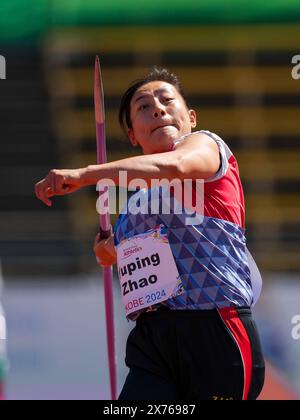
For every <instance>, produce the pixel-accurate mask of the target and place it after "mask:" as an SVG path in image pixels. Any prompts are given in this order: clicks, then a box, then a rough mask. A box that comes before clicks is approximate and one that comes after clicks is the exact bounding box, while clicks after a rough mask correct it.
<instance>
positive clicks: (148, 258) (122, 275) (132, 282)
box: [117, 227, 183, 316]
mask: <svg viewBox="0 0 300 420" xmlns="http://www.w3.org/2000/svg"><path fill="white" fill-rule="evenodd" d="M117 258H118V275H119V280H120V284H121V292H122V302H123V304H124V307H125V312H126V316H127V315H129V314H131V313H132V312H135V311H138V310H140V309H143V308H147V307H149V306H152V305H155V304H157V303H160V302H163V301H165V300H167V299H169V298H170V297H174V296H177V295H178V294H181V293H182V292H183V287H182V282H181V280H180V276H179V273H178V270H177V267H176V264H175V261H174V257H173V254H172V251H171V248H170V244H169V241H168V239H167V235H166V234H165V233H162V228H161V227H158V228H157V229H153V230H151V231H148V232H146V233H143V234H140V235H136V236H133V237H132V238H128V239H125V240H124V241H122V242H120V244H119V245H118V246H117Z"/></svg>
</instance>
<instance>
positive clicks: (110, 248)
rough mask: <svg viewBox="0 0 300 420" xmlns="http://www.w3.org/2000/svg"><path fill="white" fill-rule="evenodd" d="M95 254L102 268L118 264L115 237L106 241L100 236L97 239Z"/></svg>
mask: <svg viewBox="0 0 300 420" xmlns="http://www.w3.org/2000/svg"><path fill="white" fill-rule="evenodd" d="M94 252H95V255H96V260H97V263H98V264H99V265H100V266H101V267H109V266H111V265H113V264H115V263H116V262H117V253H116V250H115V246H114V235H113V234H111V235H110V236H109V237H108V238H106V239H100V234H99V233H98V235H97V236H96V238H95V242H94Z"/></svg>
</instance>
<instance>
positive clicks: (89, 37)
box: [0, 0, 300, 399]
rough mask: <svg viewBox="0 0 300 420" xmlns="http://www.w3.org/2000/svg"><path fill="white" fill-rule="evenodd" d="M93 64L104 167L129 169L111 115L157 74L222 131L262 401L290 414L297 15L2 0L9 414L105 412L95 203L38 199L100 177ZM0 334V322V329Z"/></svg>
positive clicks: (296, 376)
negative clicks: (252, 262)
mask: <svg viewBox="0 0 300 420" xmlns="http://www.w3.org/2000/svg"><path fill="white" fill-rule="evenodd" d="M96 54H99V55H100V60H101V65H102V72H103V81H104V90H105V105H106V117H107V150H108V160H110V161H112V160H117V159H120V158H123V157H126V156H130V155H135V154H137V152H136V150H132V149H131V147H130V144H129V142H128V141H127V140H126V139H125V138H124V136H123V134H122V132H121V130H120V128H119V126H118V122H117V112H118V106H119V102H120V97H121V95H122V93H123V92H124V91H125V90H126V88H127V87H128V84H129V83H130V82H131V81H133V80H134V79H136V78H138V77H141V76H143V75H144V74H145V73H146V72H147V71H148V69H149V68H150V67H151V66H153V65H154V64H155V65H161V66H166V67H167V68H169V69H170V70H171V71H173V72H175V73H176V74H177V75H178V76H179V77H180V79H181V80H182V83H183V86H184V87H185V89H186V91H187V94H188V97H189V99H190V102H191V105H192V107H193V108H195V109H196V110H197V112H198V129H208V130H210V131H213V132H216V133H217V134H218V135H219V136H221V137H222V138H223V139H224V140H225V141H226V142H227V144H228V145H229V147H230V148H231V150H232V151H233V152H234V154H235V155H236V157H237V159H238V162H239V167H240V174H241V179H242V183H243V186H244V191H245V199H246V220H247V240H248V246H249V249H250V250H251V252H252V253H253V255H254V257H255V259H256V261H257V264H258V266H259V268H260V270H261V272H262V275H263V279H264V290H263V295H262V298H261V300H260V301H259V303H258V304H257V306H256V308H255V319H256V321H257V324H258V327H259V330H260V333H261V336H262V340H263V347H264V350H265V354H266V357H267V359H268V361H269V362H268V363H269V364H268V379H267V383H266V387H265V390H264V393H263V396H262V398H266V399H267V398H270V399H279V398H282V399H293V398H294V399H299V395H300V327H298V328H297V322H299V321H300V275H299V273H300V197H299V192H300V183H299V181H300V164H299V162H300V138H299V136H300V79H298V78H297V77H295V75H296V76H297V70H295V69H294V73H293V75H294V78H293V77H292V70H293V67H295V64H292V59H293V57H294V56H295V55H299V54H300V3H299V1H297V0H273V1H272V2H262V1H261V0H253V1H252V2H251V3H247V7H245V3H244V2H243V1H242V0H226V1H225V0H209V1H208V0H202V1H201V2H196V1H194V0H185V1H181V0H172V1H169V0H166V1H164V2H161V1H160V0H151V1H148V0H134V1H133V0H123V1H122V0H59V1H58V0H1V4H0V55H1V56H2V57H4V59H5V60H3V59H2V60H1V63H2V65H3V62H4V61H5V64H6V74H5V75H4V73H3V71H1V80H0V129H1V131H0V138H1V152H0V162H1V165H0V259H1V261H2V264H1V266H2V270H1V273H2V274H1V276H0V277H1V279H2V280H3V281H2V283H3V292H2V297H1V300H2V304H3V307H4V311H5V313H6V321H7V352H8V359H9V364H7V363H5V362H4V355H3V353H4V349H3V345H1V343H2V344H3V343H4V341H5V334H4V332H2V335H1V333H0V353H1V351H2V356H0V393H1V382H5V395H6V398H8V399H104V398H109V383H108V372H107V356H106V341H105V328H104V326H105V324H104V306H103V292H102V278H101V270H100V269H99V268H98V267H97V265H96V262H95V259H94V255H93V252H92V244H93V241H94V236H95V234H96V232H97V225H98V217H97V213H96V208H95V205H96V199H97V195H96V191H95V189H94V188H87V189H85V190H83V191H80V192H78V193H76V194H74V195H72V196H68V197H64V198H56V199H55V200H54V204H53V206H52V208H48V207H46V206H44V205H43V204H42V203H41V202H39V201H38V200H37V199H36V198H35V197H34V184H35V183H36V182H37V181H38V180H40V179H41V178H43V177H44V176H45V175H46V174H47V173H48V171H49V170H50V169H52V168H74V167H83V166H87V165H89V164H93V163H96V141H95V122H94V104H93V72H94V58H95V55H96ZM299 58H300V57H299ZM299 61H300V59H299ZM1 63H0V64H1ZM298 73H299V76H300V70H299V71H298ZM4 76H5V77H6V78H5V77H4ZM115 220H116V216H113V217H112V222H113V223H114V222H115ZM114 274H116V272H115V273H114ZM114 288H115V318H116V329H117V349H118V381H119V388H120V387H121V385H122V383H123V381H124V378H125V376H126V373H127V370H126V367H125V365H124V360H123V359H124V351H125V342H126V337H127V335H128V332H129V330H130V329H131V328H132V327H133V324H132V323H128V322H127V321H126V320H125V316H124V314H123V310H122V306H121V302H120V293H119V286H118V280H117V277H116V276H115V279H114ZM297 315H298V318H297ZM1 319H2V320H3V317H2V318H1V310H0V326H1ZM297 320H298V321H297ZM2 325H3V322H2ZM2 330H3V326H2ZM1 349H2V350H1ZM1 357H2V359H1ZM4 378H5V379H4Z"/></svg>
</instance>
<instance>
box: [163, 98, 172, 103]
mask: <svg viewBox="0 0 300 420" xmlns="http://www.w3.org/2000/svg"><path fill="white" fill-rule="evenodd" d="M173 99H174V98H164V101H165V102H167V103H169V102H171V101H173Z"/></svg>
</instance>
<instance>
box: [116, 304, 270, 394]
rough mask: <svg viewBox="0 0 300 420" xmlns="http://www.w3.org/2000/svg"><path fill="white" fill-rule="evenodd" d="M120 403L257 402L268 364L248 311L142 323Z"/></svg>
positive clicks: (129, 350)
mask: <svg viewBox="0 0 300 420" xmlns="http://www.w3.org/2000/svg"><path fill="white" fill-rule="evenodd" d="M125 362H126V365H127V366H128V367H129V368H130V371H129V374H128V376H127V379H126V381H125V384H124V387H123V390H122V392H121V394H120V397H119V399H120V400H184V399H190V400H221V399H233V400H247V399H248V400H255V399H256V398H257V397H258V396H259V394H260V392H261V390H262V387H263V383H264V371H265V369H264V359H263V355H262V350H261V345H260V340H259V336H258V333H257V329H256V325H255V322H254V321H253V318H252V315H251V310H250V309H249V308H226V309H222V310H219V311H218V310H168V309H166V310H159V311H155V312H147V313H143V314H142V315H140V317H139V318H138V319H137V323H136V326H135V328H134V329H133V330H132V331H131V332H130V334H129V337H128V341H127V347H126V359H125Z"/></svg>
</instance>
